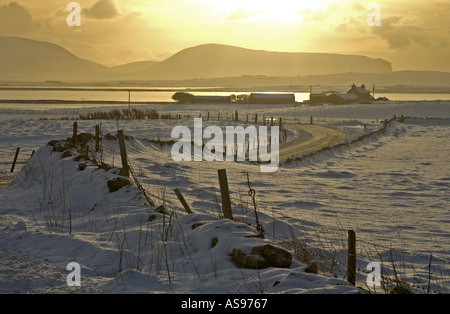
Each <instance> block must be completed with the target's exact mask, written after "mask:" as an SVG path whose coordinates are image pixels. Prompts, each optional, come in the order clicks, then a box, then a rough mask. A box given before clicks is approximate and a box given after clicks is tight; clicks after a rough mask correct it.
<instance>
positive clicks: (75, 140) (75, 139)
mask: <svg viewBox="0 0 450 314" xmlns="http://www.w3.org/2000/svg"><path fill="white" fill-rule="evenodd" d="M77 135H78V122H76V121H75V122H74V123H73V136H72V140H73V146H75V147H77V146H78V138H77Z"/></svg>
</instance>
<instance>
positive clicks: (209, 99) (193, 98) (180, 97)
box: [172, 92, 231, 103]
mask: <svg viewBox="0 0 450 314" xmlns="http://www.w3.org/2000/svg"><path fill="white" fill-rule="evenodd" d="M172 99H173V100H176V101H178V102H180V103H231V96H208V95H203V96H198V95H192V94H189V93H183V92H178V93H175V94H174V95H173V96H172Z"/></svg>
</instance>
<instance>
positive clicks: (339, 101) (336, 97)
mask: <svg viewBox="0 0 450 314" xmlns="http://www.w3.org/2000/svg"><path fill="white" fill-rule="evenodd" d="M327 101H328V102H329V103H331V104H334V105H344V104H351V103H354V102H357V101H359V97H358V95H355V94H351V93H350V94H335V93H333V94H330V95H329V96H328V97H327Z"/></svg>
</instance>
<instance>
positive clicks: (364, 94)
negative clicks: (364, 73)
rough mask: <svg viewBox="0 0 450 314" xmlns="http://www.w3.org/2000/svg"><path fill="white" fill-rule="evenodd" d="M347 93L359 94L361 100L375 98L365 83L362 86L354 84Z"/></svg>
mask: <svg viewBox="0 0 450 314" xmlns="http://www.w3.org/2000/svg"><path fill="white" fill-rule="evenodd" d="M347 94H354V95H357V96H358V98H359V100H374V98H373V96H372V95H370V91H368V90H367V89H366V86H365V85H364V84H362V85H361V87H357V86H356V85H355V84H353V85H352V88H351V89H350V90H349V91H348V92H347Z"/></svg>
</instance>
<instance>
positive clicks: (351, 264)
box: [347, 230, 356, 285]
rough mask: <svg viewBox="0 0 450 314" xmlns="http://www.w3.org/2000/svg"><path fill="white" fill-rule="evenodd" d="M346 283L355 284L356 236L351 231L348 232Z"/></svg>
mask: <svg viewBox="0 0 450 314" xmlns="http://www.w3.org/2000/svg"><path fill="white" fill-rule="evenodd" d="M347 281H348V282H349V283H351V284H352V285H355V284H356V234H355V231H353V230H348V265H347Z"/></svg>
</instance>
